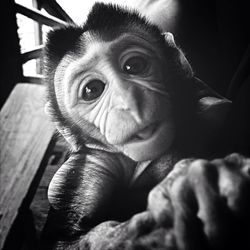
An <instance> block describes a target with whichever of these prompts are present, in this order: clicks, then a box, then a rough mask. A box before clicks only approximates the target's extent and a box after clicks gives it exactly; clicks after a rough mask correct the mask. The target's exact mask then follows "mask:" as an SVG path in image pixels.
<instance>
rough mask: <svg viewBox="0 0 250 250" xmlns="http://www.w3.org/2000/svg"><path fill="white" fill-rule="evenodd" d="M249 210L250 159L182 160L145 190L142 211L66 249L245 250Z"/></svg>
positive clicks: (235, 156) (104, 225)
mask: <svg viewBox="0 0 250 250" xmlns="http://www.w3.org/2000/svg"><path fill="white" fill-rule="evenodd" d="M249 209H250V160H249V159H247V158H245V157H243V156H241V155H239V154H231V155H229V156H227V157H225V158H224V159H215V160H212V161H207V160H202V159H199V160H194V159H185V160H182V161H180V162H178V163H177V164H176V165H175V167H174V169H173V171H172V172H171V173H170V174H169V175H168V176H167V177H166V178H165V179H164V180H163V181H162V182H161V183H159V184H158V185H157V186H156V187H155V188H154V189H153V190H152V191H151V192H150V194H149V196H148V209H147V210H146V211H145V212H142V213H139V214H137V215H135V216H133V217H132V218H131V219H130V220H129V221H126V222H123V223H119V222H115V221H107V222H103V223H101V224H100V225H98V226H97V227H95V228H94V229H93V230H92V231H90V232H89V233H88V234H87V235H86V236H83V237H82V239H81V240H80V241H79V242H78V243H77V244H75V245H72V246H70V248H69V249H95V250H99V249H113V250H115V249H127V250H132V249H158V250H159V249H180V250H184V249H236V248H237V249H249V246H250V242H249V238H248V237H247V236H248V235H249V226H250V225H249V224H250V221H249ZM63 249H64V248H63Z"/></svg>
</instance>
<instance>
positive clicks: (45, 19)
mask: <svg viewBox="0 0 250 250" xmlns="http://www.w3.org/2000/svg"><path fill="white" fill-rule="evenodd" d="M15 7H16V12H17V13H20V14H22V15H24V16H27V17H29V18H31V19H33V20H35V21H37V22H39V23H41V24H45V25H47V26H51V27H54V26H64V25H67V23H66V22H64V21H62V20H60V19H58V18H55V17H52V16H49V15H45V14H43V13H42V12H41V11H38V10H36V9H34V8H27V7H24V6H22V5H21V4H18V3H16V4H15Z"/></svg>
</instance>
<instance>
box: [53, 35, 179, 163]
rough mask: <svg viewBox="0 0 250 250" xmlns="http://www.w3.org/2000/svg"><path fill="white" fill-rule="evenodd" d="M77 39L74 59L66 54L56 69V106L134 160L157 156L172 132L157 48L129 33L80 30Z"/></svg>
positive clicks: (168, 103)
mask: <svg viewBox="0 0 250 250" xmlns="http://www.w3.org/2000/svg"><path fill="white" fill-rule="evenodd" d="M82 40H83V43H84V49H83V51H82V54H81V55H80V56H78V59H76V57H75V56H73V55H70V54H68V55H66V56H65V58H64V60H63V62H64V63H63V65H62V64H61V65H59V67H58V68H57V70H56V73H55V89H56V93H60V96H58V102H59V105H60V107H61V108H62V109H63V110H64V111H65V112H66V113H67V115H68V116H70V117H71V119H73V121H75V122H76V123H77V124H78V125H79V126H80V127H83V126H81V124H82V125H83V123H86V121H87V122H89V123H91V124H94V125H95V127H96V128H98V129H99V131H100V134H101V135H102V136H103V137H104V139H105V141H106V142H107V143H108V144H109V145H112V146H113V147H114V148H115V149H116V150H118V151H120V152H122V153H124V154H125V155H127V156H129V157H130V158H132V159H133V160H135V161H146V160H149V159H151V160H152V159H155V158H157V157H159V156H160V155H161V154H163V153H164V152H165V151H166V150H167V149H168V148H169V146H170V145H171V143H172V141H173V138H174V132H175V131H174V124H173V119H172V114H171V105H170V97H169V94H168V93H167V92H166V89H165V87H164V76H163V73H162V66H161V65H162V58H161V54H160V51H159V50H157V49H156V48H155V46H152V45H151V44H150V43H149V42H148V41H147V40H145V39H143V37H140V36H137V35H134V34H126V35H125V36H124V35H123V36H120V37H118V38H117V39H115V40H113V41H111V42H104V41H101V40H100V39H98V38H97V37H96V36H93V35H91V34H90V33H85V34H84V35H83V36H82ZM65 62H66V63H65ZM62 68H64V70H62ZM62 72H63V73H62Z"/></svg>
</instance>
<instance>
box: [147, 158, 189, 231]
mask: <svg viewBox="0 0 250 250" xmlns="http://www.w3.org/2000/svg"><path fill="white" fill-rule="evenodd" d="M191 161H192V160H191V159H185V160H181V161H179V162H178V163H177V164H175V166H174V169H173V170H172V171H171V172H170V174H169V175H168V176H167V177H166V178H165V179H164V180H163V181H162V182H160V183H159V184H158V185H157V186H156V187H155V188H154V189H153V190H152V191H151V192H150V193H149V195H148V210H149V211H151V213H152V215H153V217H154V219H155V221H156V223H157V225H158V226H164V227H171V226H172V225H173V207H172V203H171V200H170V197H169V196H170V195H169V190H170V189H171V186H172V184H173V182H174V181H175V180H176V179H177V178H178V177H179V176H185V175H186V173H187V171H188V166H189V164H190V162H191Z"/></svg>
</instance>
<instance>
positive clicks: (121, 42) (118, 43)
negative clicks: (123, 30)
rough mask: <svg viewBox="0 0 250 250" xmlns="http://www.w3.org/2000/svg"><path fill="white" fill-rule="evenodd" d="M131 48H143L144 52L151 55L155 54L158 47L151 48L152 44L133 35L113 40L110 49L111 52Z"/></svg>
mask: <svg viewBox="0 0 250 250" xmlns="http://www.w3.org/2000/svg"><path fill="white" fill-rule="evenodd" d="M132 46H138V47H143V48H144V49H146V50H149V51H150V52H151V53H153V54H155V53H156V49H155V48H157V47H158V46H152V43H150V42H149V41H148V40H146V39H144V38H143V37H140V36H138V35H133V34H124V35H122V36H120V37H119V38H117V39H116V40H114V41H113V42H112V43H111V45H110V48H111V50H116V51H119V50H125V49H127V48H129V47H132Z"/></svg>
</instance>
